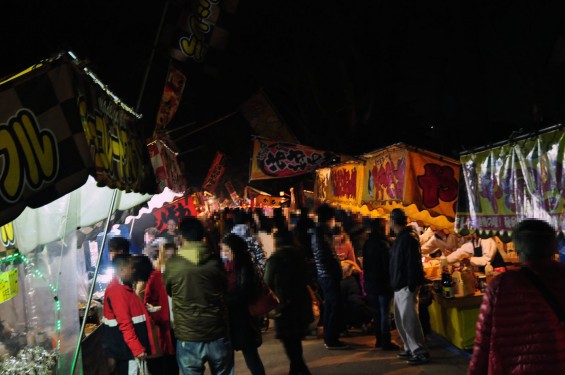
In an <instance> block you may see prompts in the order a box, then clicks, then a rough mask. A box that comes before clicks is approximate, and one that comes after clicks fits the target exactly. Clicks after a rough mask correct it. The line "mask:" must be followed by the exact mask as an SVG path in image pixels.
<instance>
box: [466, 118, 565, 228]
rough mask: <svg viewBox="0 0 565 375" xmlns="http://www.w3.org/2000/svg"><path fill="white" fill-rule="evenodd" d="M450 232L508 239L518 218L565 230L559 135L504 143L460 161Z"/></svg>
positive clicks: (564, 143) (563, 150)
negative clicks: (460, 177)
mask: <svg viewBox="0 0 565 375" xmlns="http://www.w3.org/2000/svg"><path fill="white" fill-rule="evenodd" d="M461 165H462V172H463V173H462V174H463V177H464V183H462V188H463V189H462V193H461V197H460V200H459V204H458V207H457V219H456V230H457V231H477V230H478V231H479V232H480V233H484V234H486V235H494V234H497V235H502V236H504V235H508V234H509V233H510V232H511V230H512V228H513V227H514V225H516V223H518V222H519V221H520V220H521V219H524V218H537V219H542V220H545V221H547V222H549V223H550V224H552V225H553V226H554V228H556V230H558V231H564V230H565V221H564V217H565V215H564V206H565V130H563V128H561V127H558V128H552V130H548V131H541V134H539V135H535V136H530V137H525V138H523V139H520V140H514V141H512V142H510V141H509V142H506V143H504V144H501V145H499V146H498V147H493V148H490V149H487V150H483V151H479V152H474V153H469V154H465V155H462V156H461Z"/></svg>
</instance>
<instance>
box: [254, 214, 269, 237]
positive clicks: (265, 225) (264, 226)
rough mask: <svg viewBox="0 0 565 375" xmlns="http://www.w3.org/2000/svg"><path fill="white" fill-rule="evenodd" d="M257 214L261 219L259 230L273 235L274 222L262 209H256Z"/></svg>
mask: <svg viewBox="0 0 565 375" xmlns="http://www.w3.org/2000/svg"><path fill="white" fill-rule="evenodd" d="M255 214H256V215H257V218H258V219H259V230H260V231H261V232H265V233H269V234H271V233H272V232H273V222H272V221H271V219H269V218H268V217H267V216H266V215H265V214H264V213H263V210H262V209H260V208H257V209H255Z"/></svg>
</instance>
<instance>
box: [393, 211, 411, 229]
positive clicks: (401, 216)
mask: <svg viewBox="0 0 565 375" xmlns="http://www.w3.org/2000/svg"><path fill="white" fill-rule="evenodd" d="M390 220H391V221H392V222H393V223H395V224H396V225H406V224H408V217H407V216H406V213H405V212H404V210H403V209H402V208H395V209H394V210H392V212H391V213H390Z"/></svg>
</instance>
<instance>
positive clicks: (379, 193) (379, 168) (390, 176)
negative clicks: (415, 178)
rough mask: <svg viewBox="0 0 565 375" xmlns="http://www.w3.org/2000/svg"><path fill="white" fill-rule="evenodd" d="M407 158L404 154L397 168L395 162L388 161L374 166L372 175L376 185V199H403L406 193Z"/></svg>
mask: <svg viewBox="0 0 565 375" xmlns="http://www.w3.org/2000/svg"><path fill="white" fill-rule="evenodd" d="M405 166H406V158H405V157H404V156H403V157H402V158H401V159H399V160H398V164H397V166H396V168H394V165H393V162H392V161H388V162H386V161H385V162H384V163H382V164H380V165H375V166H374V167H373V171H372V176H373V183H374V186H375V200H377V201H382V200H385V199H387V197H386V196H385V191H386V195H387V196H388V199H391V200H402V198H403V195H404V173H405Z"/></svg>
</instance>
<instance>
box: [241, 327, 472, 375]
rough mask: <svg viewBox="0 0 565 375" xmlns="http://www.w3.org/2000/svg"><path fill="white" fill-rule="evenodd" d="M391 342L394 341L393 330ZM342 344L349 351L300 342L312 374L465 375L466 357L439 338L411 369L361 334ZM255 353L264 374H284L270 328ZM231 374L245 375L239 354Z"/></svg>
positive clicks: (282, 359) (314, 340) (432, 339)
mask: <svg viewBox="0 0 565 375" xmlns="http://www.w3.org/2000/svg"><path fill="white" fill-rule="evenodd" d="M393 340H396V341H397V342H398V341H399V340H398V339H397V335H396V331H393ZM343 341H345V342H347V343H349V344H352V345H353V346H354V348H353V349H352V350H331V351H330V350H326V349H325V348H324V345H323V341H322V340H321V339H320V338H308V339H307V340H305V341H303V346H304V357H305V359H306V362H307V364H308V366H309V367H310V371H311V372H312V374H314V375H316V374H330V375H331V374H334V375H337V374H346V375H363V374H371V375H376V374H386V375H404V374H407V375H415V374H426V373H427V374H433V375H463V374H465V373H466V372H467V367H468V363H469V358H470V355H469V353H467V352H462V351H460V350H457V349H456V348H454V347H453V346H450V345H449V344H448V343H447V342H445V341H444V340H443V339H442V338H440V337H439V336H436V335H432V336H431V337H430V340H429V349H430V354H431V361H430V363H428V364H425V365H419V366H413V365H408V364H406V362H405V361H403V360H400V359H398V358H396V352H384V351H381V350H376V349H374V348H373V345H374V338H373V337H371V336H367V335H365V334H363V333H361V332H355V331H354V332H351V333H350V335H349V337H344V338H343ZM259 354H260V355H261V358H262V360H263V363H264V365H265V369H266V373H267V375H283V374H288V359H287V357H286V355H285V353H284V349H283V347H282V345H281V344H280V342H279V341H278V340H277V339H275V338H274V332H273V329H270V330H269V331H268V332H267V333H265V334H264V336H263V345H262V346H261V347H260V348H259ZM235 373H236V374H237V375H240V374H241V375H242V374H248V373H249V371H248V370H247V367H246V366H245V362H244V360H243V356H242V355H241V352H237V353H236V357H235Z"/></svg>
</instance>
